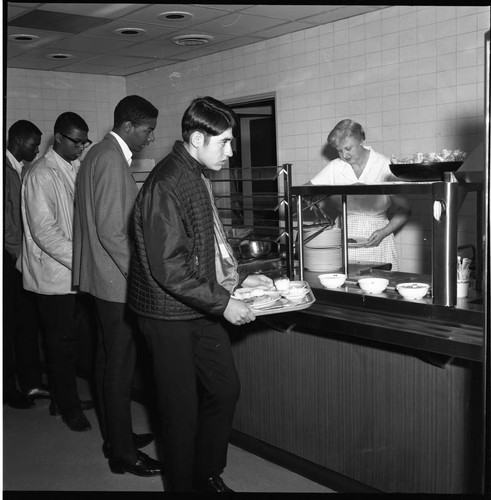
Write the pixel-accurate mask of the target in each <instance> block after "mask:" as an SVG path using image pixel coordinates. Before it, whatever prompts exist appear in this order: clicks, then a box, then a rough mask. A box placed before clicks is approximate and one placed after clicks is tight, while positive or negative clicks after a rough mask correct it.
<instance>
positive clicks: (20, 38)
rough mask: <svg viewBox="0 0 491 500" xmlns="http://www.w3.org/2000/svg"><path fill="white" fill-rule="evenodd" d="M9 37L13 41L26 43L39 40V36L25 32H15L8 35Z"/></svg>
mask: <svg viewBox="0 0 491 500" xmlns="http://www.w3.org/2000/svg"><path fill="white" fill-rule="evenodd" d="M9 39H10V40H12V41H13V42H19V43H28V42H34V41H36V40H39V37H38V36H36V35H28V34H26V33H16V34H14V35H9Z"/></svg>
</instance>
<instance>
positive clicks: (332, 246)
mask: <svg viewBox="0 0 491 500" xmlns="http://www.w3.org/2000/svg"><path fill="white" fill-rule="evenodd" d="M318 230H319V227H318V226H317V227H311V228H308V229H304V238H305V239H307V238H308V237H309V235H311V234H313V233H315V231H318ZM303 262H304V266H305V268H306V269H308V270H309V271H314V272H329V271H336V270H337V269H340V268H341V267H342V266H343V254H342V247H341V229H339V228H328V229H325V230H324V231H322V233H320V234H318V235H317V236H316V237H315V238H312V239H311V240H310V241H309V242H307V243H306V244H305V245H304V249H303Z"/></svg>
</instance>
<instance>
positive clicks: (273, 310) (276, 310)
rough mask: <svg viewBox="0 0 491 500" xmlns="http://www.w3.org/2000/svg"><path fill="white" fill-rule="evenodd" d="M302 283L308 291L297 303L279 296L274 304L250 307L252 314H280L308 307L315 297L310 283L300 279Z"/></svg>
mask: <svg viewBox="0 0 491 500" xmlns="http://www.w3.org/2000/svg"><path fill="white" fill-rule="evenodd" d="M302 283H304V285H305V286H306V288H307V290H308V292H307V294H306V295H305V296H304V298H303V299H302V300H301V301H300V302H299V303H298V304H293V303H292V302H290V301H289V300H287V299H285V298H283V297H281V298H280V299H279V300H277V301H276V302H275V303H274V304H271V306H269V307H263V308H255V307H251V310H252V311H254V314H255V315H256V316H266V315H268V314H280V313H286V312H292V311H301V310H302V309H307V308H309V307H310V306H311V305H312V304H313V303H314V302H315V297H314V294H313V292H312V289H311V288H310V285H309V284H308V283H307V282H306V281H302Z"/></svg>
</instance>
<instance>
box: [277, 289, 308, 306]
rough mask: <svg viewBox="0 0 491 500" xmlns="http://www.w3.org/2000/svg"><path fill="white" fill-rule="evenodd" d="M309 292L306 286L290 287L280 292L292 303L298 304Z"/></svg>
mask: <svg viewBox="0 0 491 500" xmlns="http://www.w3.org/2000/svg"><path fill="white" fill-rule="evenodd" d="M308 293H309V291H308V289H307V288H290V289H289V290H285V291H283V292H281V295H282V296H283V297H285V299H288V300H289V301H290V302H293V303H294V304H298V303H299V302H301V301H302V299H303V298H304V297H305V296H306V295H307V294H308Z"/></svg>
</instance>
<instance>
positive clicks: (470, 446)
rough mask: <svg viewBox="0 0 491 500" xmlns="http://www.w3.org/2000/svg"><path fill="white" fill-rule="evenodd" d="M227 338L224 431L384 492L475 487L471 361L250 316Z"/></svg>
mask: <svg viewBox="0 0 491 500" xmlns="http://www.w3.org/2000/svg"><path fill="white" fill-rule="evenodd" d="M326 326H327V325H326ZM394 335H397V332H394ZM231 337H232V345H233V351H234V356H235V361H236V365H237V369H238V372H239V376H240V379H241V383H242V389H241V396H240V400H239V404H238V408H237V412H236V416H235V420H234V429H236V430H238V431H240V432H242V433H244V434H247V435H249V436H252V437H254V438H256V439H259V440H262V441H264V442H266V443H268V444H271V445H273V446H276V447H278V448H280V449H283V450H285V451H287V452H289V453H293V454H295V455H297V456H299V457H302V458H304V459H306V460H309V461H311V462H314V463H316V464H318V465H321V466H323V467H326V468H328V469H331V470H333V471H335V472H338V473H340V474H343V475H345V476H348V477H350V478H352V479H355V480H356V481H360V482H362V483H365V484H367V485H369V486H372V487H373V488H377V489H379V490H382V491H385V492H407V493H471V492H474V493H478V492H479V487H480V486H479V479H478V478H479V474H480V471H479V470H478V469H479V466H478V465H476V464H479V463H480V462H479V449H480V448H479V441H478V437H476V435H478V434H479V432H480V425H479V422H477V425H476V422H473V421H472V419H473V418H474V417H473V416H475V415H479V413H478V411H479V400H480V399H479V398H480V397H481V396H480V377H481V375H480V365H478V364H477V363H472V362H467V361H457V360H456V361H453V362H452V361H450V362H449V363H448V364H446V365H445V366H444V367H443V368H441V367H438V366H435V365H433V364H430V363H428V362H427V361H425V360H423V359H421V358H420V357H418V353H417V352H411V351H408V350H406V351H404V350H403V349H402V348H393V347H390V346H387V347H386V348H385V346H383V345H380V344H379V345H375V344H373V345H370V344H369V343H367V342H364V343H360V342H356V341H352V340H349V341H345V339H343V338H339V337H338V338H336V337H334V336H332V337H329V336H325V335H324V334H323V335H316V334H312V333H305V332H297V331H295V330H293V331H292V332H290V333H282V332H279V331H276V330H272V329H268V327H266V326H264V327H263V328H262V327H261V325H260V323H259V322H256V323H255V325H254V326H251V327H249V328H244V329H237V330H236V331H234V332H233V333H232V335H231ZM476 469H477V470H476Z"/></svg>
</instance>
